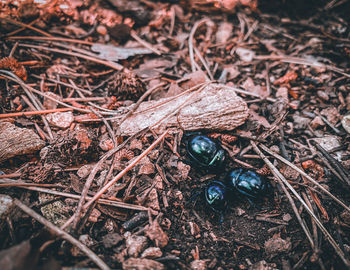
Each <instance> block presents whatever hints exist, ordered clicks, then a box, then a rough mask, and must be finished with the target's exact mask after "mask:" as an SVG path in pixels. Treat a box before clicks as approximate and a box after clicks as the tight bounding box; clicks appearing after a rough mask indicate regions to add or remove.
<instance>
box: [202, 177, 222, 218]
mask: <svg viewBox="0 0 350 270" xmlns="http://www.w3.org/2000/svg"><path fill="white" fill-rule="evenodd" d="M204 195H205V200H206V201H207V203H208V205H209V206H210V208H211V209H213V210H214V211H216V212H222V211H223V210H225V208H226V206H227V200H226V197H225V196H226V185H225V184H224V183H222V182H220V181H218V180H213V181H211V182H210V183H209V184H208V185H207V186H206V187H205V191H204Z"/></svg>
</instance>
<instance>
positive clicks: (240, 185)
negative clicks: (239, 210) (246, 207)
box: [225, 168, 270, 199]
mask: <svg viewBox="0 0 350 270" xmlns="http://www.w3.org/2000/svg"><path fill="white" fill-rule="evenodd" d="M225 183H226V185H227V187H228V189H229V190H230V191H231V192H233V193H237V192H238V193H239V194H241V195H244V196H245V197H247V198H248V199H260V198H262V197H264V196H266V195H268V194H269V192H270V185H269V183H268V182H267V181H266V179H265V178H264V177H262V176H260V175H258V174H257V173H255V172H254V171H251V170H246V169H241V168H237V169H234V170H231V171H230V172H229V173H228V174H227V176H226V178H225Z"/></svg>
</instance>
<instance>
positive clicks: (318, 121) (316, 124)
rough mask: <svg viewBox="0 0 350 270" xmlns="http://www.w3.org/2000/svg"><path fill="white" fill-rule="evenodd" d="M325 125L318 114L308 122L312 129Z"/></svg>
mask: <svg viewBox="0 0 350 270" xmlns="http://www.w3.org/2000/svg"><path fill="white" fill-rule="evenodd" d="M324 125H325V123H324V122H323V120H322V118H321V117H319V116H316V117H315V118H314V119H313V120H312V121H311V123H310V126H311V127H312V128H313V129H317V128H319V127H323V126H324Z"/></svg>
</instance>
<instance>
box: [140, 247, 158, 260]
mask: <svg viewBox="0 0 350 270" xmlns="http://www.w3.org/2000/svg"><path fill="white" fill-rule="evenodd" d="M162 255H163V252H162V251H161V250H160V248H159V247H149V248H147V249H145V251H144V252H143V253H142V254H141V258H146V259H155V258H160V257H162Z"/></svg>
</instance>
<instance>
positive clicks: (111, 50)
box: [91, 43, 153, 61]
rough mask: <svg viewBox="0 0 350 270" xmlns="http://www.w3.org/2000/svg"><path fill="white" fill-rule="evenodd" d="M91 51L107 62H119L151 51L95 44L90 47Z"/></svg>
mask: <svg viewBox="0 0 350 270" xmlns="http://www.w3.org/2000/svg"><path fill="white" fill-rule="evenodd" d="M91 50H92V51H94V52H98V53H99V57H100V58H101V59H104V60H109V61H119V60H122V59H127V58H129V57H130V56H135V55H139V54H151V53H153V52H152V51H151V50H149V49H146V48H123V47H116V46H113V45H104V44H98V43H95V44H94V45H92V46H91Z"/></svg>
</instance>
